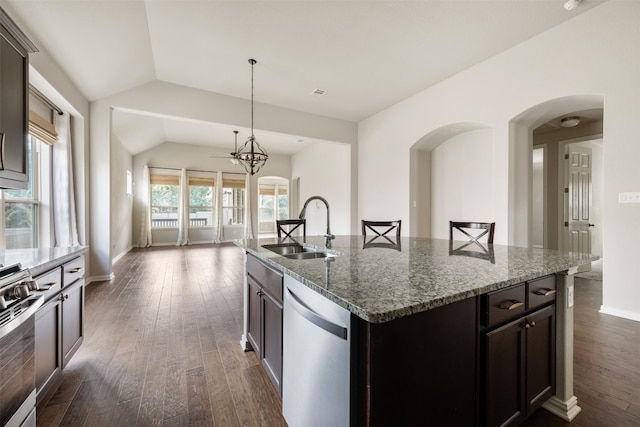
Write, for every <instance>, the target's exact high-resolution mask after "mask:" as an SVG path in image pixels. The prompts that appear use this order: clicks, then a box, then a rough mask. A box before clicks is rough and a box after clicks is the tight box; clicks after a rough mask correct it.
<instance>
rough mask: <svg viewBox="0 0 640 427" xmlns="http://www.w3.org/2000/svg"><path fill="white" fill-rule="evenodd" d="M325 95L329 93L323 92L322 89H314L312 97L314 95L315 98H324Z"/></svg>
mask: <svg viewBox="0 0 640 427" xmlns="http://www.w3.org/2000/svg"><path fill="white" fill-rule="evenodd" d="M325 93H327V91H326V90H322V89H314V90H313V92H311V95H314V96H322V95H324V94H325Z"/></svg>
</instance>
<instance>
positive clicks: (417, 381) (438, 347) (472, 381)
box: [357, 298, 479, 426]
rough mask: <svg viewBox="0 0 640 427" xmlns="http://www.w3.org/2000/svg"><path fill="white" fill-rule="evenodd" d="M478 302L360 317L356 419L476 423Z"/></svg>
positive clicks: (384, 423) (361, 421) (388, 422)
mask: <svg viewBox="0 0 640 427" xmlns="http://www.w3.org/2000/svg"><path fill="white" fill-rule="evenodd" d="M478 313H479V310H478V303H477V299H476V298H469V299H466V300H463V301H459V302H456V303H453V304H449V305H446V306H443V307H439V308H436V309H432V310H428V311H425V312H422V313H417V314H414V315H412V316H407V317H403V318H400V319H396V320H393V321H390V322H386V323H368V322H365V321H363V320H359V323H358V334H357V339H358V350H357V358H358V363H357V365H358V373H357V375H358V378H357V384H358V386H357V390H358V393H357V394H358V397H357V405H358V410H357V412H358V417H357V419H358V421H357V424H358V425H365V426H388V425H395V426H400V425H423V424H424V423H425V422H427V421H428V422H429V424H430V425H439V426H447V425H450V426H460V425H465V426H473V425H476V419H477V410H478V408H477V403H476V402H477V400H476V392H477V387H478V357H477V355H478V353H477V348H478V335H477V325H478Z"/></svg>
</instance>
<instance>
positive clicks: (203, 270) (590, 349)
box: [38, 244, 640, 427]
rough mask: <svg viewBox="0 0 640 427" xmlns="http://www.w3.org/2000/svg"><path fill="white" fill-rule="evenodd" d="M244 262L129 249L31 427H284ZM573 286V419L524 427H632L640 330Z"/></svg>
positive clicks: (188, 251)
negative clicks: (248, 324) (251, 320)
mask: <svg viewBox="0 0 640 427" xmlns="http://www.w3.org/2000/svg"><path fill="white" fill-rule="evenodd" d="M242 260H243V258H242V252H241V251H240V249H238V248H237V247H235V246H234V245H231V244H226V245H215V246H213V245H201V246H191V247H188V248H184V247H178V248H177V247H165V248H151V249H134V250H133V251H131V252H130V253H128V254H127V255H126V256H124V257H123V258H122V259H121V260H120V261H119V262H118V263H117V264H116V265H115V266H114V273H115V277H116V278H115V280H113V281H110V282H97V283H92V284H90V285H88V286H87V288H86V303H85V319H86V320H85V334H86V338H85V341H84V344H83V345H82V347H81V348H80V350H79V351H78V353H77V354H76V355H75V356H74V358H73V359H72V361H71V363H70V364H69V365H68V366H67V368H66V369H65V370H64V371H63V374H62V381H61V384H60V387H59V388H58V390H56V392H55V393H54V394H53V395H52V397H51V399H50V400H49V401H48V402H45V403H44V405H42V407H41V408H39V411H38V426H39V427H44V426H74V427H75V426H91V427H93V426H118V425H122V426H134V425H138V426H147V425H162V426H186V425H202V426H205V425H212V426H213V425H217V426H270V427H271V426H286V424H285V422H284V420H283V418H282V416H281V414H280V405H281V402H280V398H279V397H278V395H277V393H276V391H275V389H274V388H273V386H272V385H271V382H270V381H269V380H268V378H267V377H266V374H265V373H264V371H263V368H262V366H261V365H260V363H259V361H258V360H257V359H256V357H255V355H254V353H253V352H247V353H244V352H242V351H241V350H240V344H239V340H240V336H241V333H242V283H243V280H242V273H243V265H242ZM575 285H576V316H575V363H576V364H575V383H576V385H575V388H576V391H575V393H576V395H577V397H578V401H579V405H580V406H581V407H582V413H581V414H579V415H578V416H577V418H576V419H575V420H574V422H573V423H565V422H563V421H562V420H560V419H559V418H557V417H555V416H553V415H551V414H549V413H548V412H546V411H545V410H544V409H540V410H538V411H537V412H536V413H535V414H534V415H533V416H532V417H531V418H530V419H529V420H527V422H526V423H525V424H524V425H525V426H527V427H534V426H535V427H538V426H552V427H553V426H580V427H588V426H616V427H617V426H640V339H639V338H640V323H638V322H633V321H630V320H624V319H619V318H616V317H612V316H607V315H604V314H600V313H598V308H599V307H600V304H601V300H602V297H601V282H599V281H591V280H584V279H576V283H575ZM425 425H429V424H428V419H427V422H426V424H425Z"/></svg>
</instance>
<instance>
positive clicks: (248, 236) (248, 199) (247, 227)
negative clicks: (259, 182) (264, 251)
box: [244, 174, 253, 239]
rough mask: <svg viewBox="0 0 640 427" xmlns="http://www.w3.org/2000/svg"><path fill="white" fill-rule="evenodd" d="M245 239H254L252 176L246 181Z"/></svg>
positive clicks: (247, 176)
mask: <svg viewBox="0 0 640 427" xmlns="http://www.w3.org/2000/svg"><path fill="white" fill-rule="evenodd" d="M244 238H245V239H253V230H252V226H251V175H249V174H247V175H246V178H245V180H244Z"/></svg>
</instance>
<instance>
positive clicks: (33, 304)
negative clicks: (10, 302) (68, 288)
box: [0, 295, 44, 339]
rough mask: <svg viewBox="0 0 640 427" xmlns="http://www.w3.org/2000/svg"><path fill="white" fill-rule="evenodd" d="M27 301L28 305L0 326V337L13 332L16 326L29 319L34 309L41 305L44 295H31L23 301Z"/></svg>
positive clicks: (36, 309)
mask: <svg viewBox="0 0 640 427" xmlns="http://www.w3.org/2000/svg"><path fill="white" fill-rule="evenodd" d="M27 301H28V302H29V307H27V309H26V310H24V311H23V312H22V313H20V314H19V315H17V316H16V317H14V318H13V319H11V320H10V321H9V322H7V323H6V324H5V325H3V326H1V327H0V339H2V338H4V337H5V336H7V335H9V334H10V333H11V332H13V331H14V330H15V329H16V328H17V327H18V326H20V325H22V324H23V323H24V322H26V321H27V320H29V318H30V317H31V316H33V315H34V314H35V313H36V311H38V309H39V308H40V306H42V303H43V302H44V296H42V295H34V296H33V297H31V298H29V299H27V300H25V302H27Z"/></svg>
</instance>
